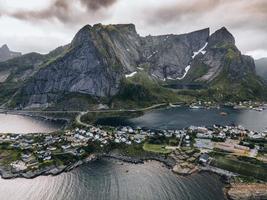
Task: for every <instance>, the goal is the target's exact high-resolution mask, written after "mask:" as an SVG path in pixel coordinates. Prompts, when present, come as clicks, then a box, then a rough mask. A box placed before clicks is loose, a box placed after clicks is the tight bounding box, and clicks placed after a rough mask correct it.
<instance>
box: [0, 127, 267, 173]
mask: <svg viewBox="0 0 267 200" xmlns="http://www.w3.org/2000/svg"><path fill="white" fill-rule="evenodd" d="M266 136H267V132H262V133H257V132H254V131H249V130H246V129H245V128H243V127H242V126H224V127H222V126H216V125H214V126H213V127H211V128H207V127H197V126H190V127H189V128H187V129H183V130H144V129H141V128H136V129H134V128H132V127H118V128H114V129H112V130H109V131H107V130H103V129H101V128H99V127H94V126H92V127H90V128H87V129H79V128H76V129H74V130H68V131H65V132H61V133H53V134H27V135H22V134H2V135H0V145H1V146H2V147H3V146H6V147H8V148H13V149H18V151H19V152H21V153H20V158H18V160H16V161H14V162H12V163H11V167H12V168H13V170H14V171H23V170H26V169H27V168H38V167H39V166H40V163H49V162H52V161H53V156H55V155H62V154H71V155H73V156H83V155H84V154H85V153H86V151H85V148H83V147H87V146H88V145H90V143H89V142H94V143H96V144H99V145H100V147H104V146H105V145H107V144H109V143H112V142H113V143H117V144H126V145H131V144H134V143H136V144H139V143H142V142H144V141H145V140H146V139H148V138H153V137H163V138H166V139H168V138H170V139H172V140H175V141H177V143H176V144H175V146H176V148H180V147H181V146H187V147H190V146H194V147H197V148H199V149H200V150H201V151H203V152H207V151H211V150H214V149H215V148H216V149H220V150H222V151H227V152H231V153H236V154H248V155H249V156H256V155H257V147H255V148H254V149H250V148H249V147H248V146H247V145H246V144H242V145H241V144H240V141H242V139H243V138H251V139H266Z"/></svg>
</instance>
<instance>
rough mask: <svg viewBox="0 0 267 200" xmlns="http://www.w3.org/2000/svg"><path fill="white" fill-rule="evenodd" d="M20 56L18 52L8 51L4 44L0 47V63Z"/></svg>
mask: <svg viewBox="0 0 267 200" xmlns="http://www.w3.org/2000/svg"><path fill="white" fill-rule="evenodd" d="M21 55H22V54H21V53H19V52H13V51H10V50H9V48H8V46H7V45H6V44H5V45H3V46H2V47H0V62H2V61H6V60H9V59H11V58H15V57H18V56H21Z"/></svg>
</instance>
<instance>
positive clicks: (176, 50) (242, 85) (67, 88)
mask: <svg viewBox="0 0 267 200" xmlns="http://www.w3.org/2000/svg"><path fill="white" fill-rule="evenodd" d="M4 73H5V74H6V76H5V77H6V78H5V79H3V80H2V84H1V85H0V89H1V90H3V91H5V92H4V95H0V101H1V100H2V103H4V104H3V105H4V106H9V107H23V108H33V107H38V108H40V107H44V108H46V107H57V108H60V109H70V107H78V108H81V109H82V108H84V107H88V106H90V105H92V104H97V103H100V102H101V103H103V102H104V103H107V104H109V105H110V106H129V105H132V104H133V105H136V104H138V105H144V104H151V103H156V102H168V101H187V100H194V99H203V100H214V101H238V100H247V99H262V98H264V97H265V85H264V83H263V81H262V80H261V79H260V78H258V77H257V76H256V74H255V64H254V60H253V59H252V58H251V57H249V56H244V55H242V54H241V52H240V51H239V50H238V48H237V47H236V46H235V39H234V37H233V35H232V34H231V33H230V32H229V31H228V30H227V29H226V28H224V27H223V28H221V29H219V30H217V31H216V32H215V33H213V34H211V35H210V32H209V29H208V28H207V29H203V30H199V31H195V32H192V33H186V34H182V35H173V34H168V35H161V36H146V37H141V36H140V35H138V33H137V32H136V29H135V26H134V25H133V24H119V25H102V24H96V25H94V26H90V25H86V26H84V27H83V28H82V29H81V30H80V31H79V32H78V33H77V34H76V35H75V37H74V39H73V40H72V42H71V43H70V44H68V45H66V46H64V47H60V48H58V49H56V50H54V51H52V52H51V53H49V54H47V55H40V54H36V53H32V54H27V55H24V56H22V57H20V58H15V59H12V60H9V61H8V62H4V63H0V74H4ZM2 76H3V75H2ZM188 85H198V86H199V87H200V88H199V89H198V90H184V89H182V90H177V88H179V87H182V88H183V87H184V86H188ZM173 86H174V88H175V87H177V88H176V89H173Z"/></svg>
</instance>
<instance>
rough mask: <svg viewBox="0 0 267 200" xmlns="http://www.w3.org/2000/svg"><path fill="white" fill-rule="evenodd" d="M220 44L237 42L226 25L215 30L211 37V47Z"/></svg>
mask: <svg viewBox="0 0 267 200" xmlns="http://www.w3.org/2000/svg"><path fill="white" fill-rule="evenodd" d="M220 44H224V45H226V44H231V45H234V44H235V38H234V36H233V35H232V34H231V33H230V32H229V31H228V30H227V29H226V28H225V27H222V28H221V29H219V30H217V31H215V32H214V33H213V34H212V35H211V36H210V38H209V46H210V47H213V46H218V45H220Z"/></svg>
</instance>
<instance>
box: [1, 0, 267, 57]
mask: <svg viewBox="0 0 267 200" xmlns="http://www.w3.org/2000/svg"><path fill="white" fill-rule="evenodd" d="M266 22H267V0H0V27H1V31H0V45H1V44H5V43H6V44H8V45H9V47H10V49H12V50H15V51H20V52H23V53H27V52H32V51H36V52H40V53H47V52H49V51H50V50H52V49H54V48H56V47H58V46H60V45H64V44H67V43H69V42H70V41H71V40H72V38H73V36H74V35H75V33H76V32H77V31H78V30H79V29H80V28H81V27H82V26H83V25H85V24H91V25H93V24H96V23H103V24H114V23H134V24H135V25H136V29H137V31H138V33H139V34H140V35H142V36H145V35H148V34H151V35H159V34H167V33H175V34H179V33H185V32H191V31H194V30H197V29H202V28H206V27H210V28H211V31H212V32H214V31H215V30H216V29H218V28H220V27H222V26H225V27H226V28H227V29H228V30H229V31H230V32H232V34H233V35H234V36H235V38H236V43H237V46H238V47H239V48H240V49H241V51H242V52H243V53H244V54H248V55H252V56H253V57H254V58H260V57H267V23H266Z"/></svg>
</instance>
